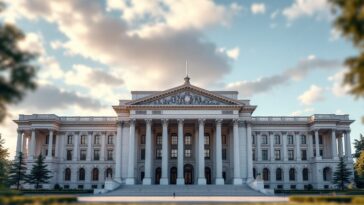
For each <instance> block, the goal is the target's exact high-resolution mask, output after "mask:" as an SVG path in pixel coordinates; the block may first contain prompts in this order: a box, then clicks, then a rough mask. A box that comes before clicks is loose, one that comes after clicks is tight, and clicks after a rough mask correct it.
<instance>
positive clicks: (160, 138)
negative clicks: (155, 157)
mask: <svg viewBox="0 0 364 205" xmlns="http://www.w3.org/2000/svg"><path fill="white" fill-rule="evenodd" d="M157 144H162V136H160V135H158V136H157Z"/></svg>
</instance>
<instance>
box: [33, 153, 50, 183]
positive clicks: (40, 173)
mask: <svg viewBox="0 0 364 205" xmlns="http://www.w3.org/2000/svg"><path fill="white" fill-rule="evenodd" d="M44 159H45V157H44V156H42V155H41V154H40V155H38V157H37V160H36V161H35V163H34V164H33V167H32V169H31V171H30V174H29V175H28V176H27V182H28V183H30V184H34V185H35V188H36V189H39V188H40V185H41V184H46V183H48V182H49V179H50V178H52V176H51V175H50V173H51V171H49V170H48V168H47V165H46V164H45V163H44Z"/></svg>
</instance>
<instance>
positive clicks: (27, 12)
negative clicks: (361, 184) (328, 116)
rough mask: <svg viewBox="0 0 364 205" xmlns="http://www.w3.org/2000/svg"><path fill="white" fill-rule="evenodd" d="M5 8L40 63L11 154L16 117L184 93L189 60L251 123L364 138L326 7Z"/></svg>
mask: <svg viewBox="0 0 364 205" xmlns="http://www.w3.org/2000/svg"><path fill="white" fill-rule="evenodd" d="M5 2H7V4H8V8H7V10H6V11H5V12H3V13H2V14H0V16H1V19H2V21H3V22H7V23H14V24H16V25H17V26H18V27H20V28H21V29H22V30H23V31H24V32H25V33H26V34H27V37H26V39H25V40H24V41H23V42H21V43H20V44H19V46H20V47H21V48H23V49H25V50H30V51H34V52H37V53H39V56H40V57H39V60H38V62H37V63H38V64H39V72H38V76H37V82H38V84H39V87H38V90H37V91H35V92H34V93H31V94H28V96H27V97H26V98H25V99H24V101H23V102H22V103H20V104H17V105H12V106H10V107H9V110H10V115H9V117H8V118H7V119H6V121H5V123H4V124H3V125H2V126H1V127H0V132H1V133H3V135H4V136H5V137H6V141H7V145H8V146H9V147H11V150H12V149H13V147H15V141H16V126H15V124H14V123H13V122H11V119H15V118H17V115H18V114H20V113H24V114H32V113H55V114H57V115H113V114H114V113H113V110H112V108H111V105H113V104H117V103H118V99H123V98H130V91H131V90H163V89H168V88H170V87H173V86H176V85H179V84H181V83H182V82H183V77H184V73H185V60H186V59H187V60H188V61H189V75H190V76H191V82H192V83H193V84H196V85H198V86H201V87H203V88H206V89H214V90H238V91H239V92H240V96H239V97H240V98H244V99H251V103H252V104H255V105H258V108H257V110H256V111H255V113H254V115H274V116H275V115H288V116H291V115H305V116H307V115H311V114H314V113H336V114H349V115H350V118H351V119H353V120H356V122H355V123H353V125H352V133H351V136H352V138H358V137H359V133H364V131H363V128H364V126H363V124H362V123H361V116H363V115H364V109H363V100H362V99H359V100H354V97H353V96H351V95H348V94H347V93H346V92H347V90H348V89H349V88H348V87H344V86H342V85H341V79H342V76H343V74H344V72H345V70H346V68H345V67H344V66H343V61H344V60H345V58H347V57H348V56H351V55H355V54H356V53H357V51H356V50H355V49H354V48H353V47H352V45H351V43H350V42H348V41H346V40H345V39H343V38H342V37H340V34H339V32H338V31H337V30H336V29H334V28H333V26H332V20H333V18H334V17H333V16H332V14H331V13H330V7H329V5H328V3H327V1H326V0H292V1H288V0H285V1H255V0H251V1H250V0H247V1H222V0H219V1H194V2H193V3H191V1H189V0H183V1H171V0H156V1H147V0H145V1H144V0H137V1H136V0H127V1H122V0H107V1H85V0H79V1H71V0H70V1H42V0H17V1H11V0H8V1H5ZM12 151H13V150H12Z"/></svg>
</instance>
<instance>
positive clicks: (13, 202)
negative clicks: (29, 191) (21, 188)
mask: <svg viewBox="0 0 364 205" xmlns="http://www.w3.org/2000/svg"><path fill="white" fill-rule="evenodd" d="M76 201H77V198H76V197H72V196H12V197H0V204H2V205H23V204H42V205H49V204H54V203H71V202H76Z"/></svg>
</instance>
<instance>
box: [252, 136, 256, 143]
mask: <svg viewBox="0 0 364 205" xmlns="http://www.w3.org/2000/svg"><path fill="white" fill-rule="evenodd" d="M252 143H253V144H255V135H252Z"/></svg>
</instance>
